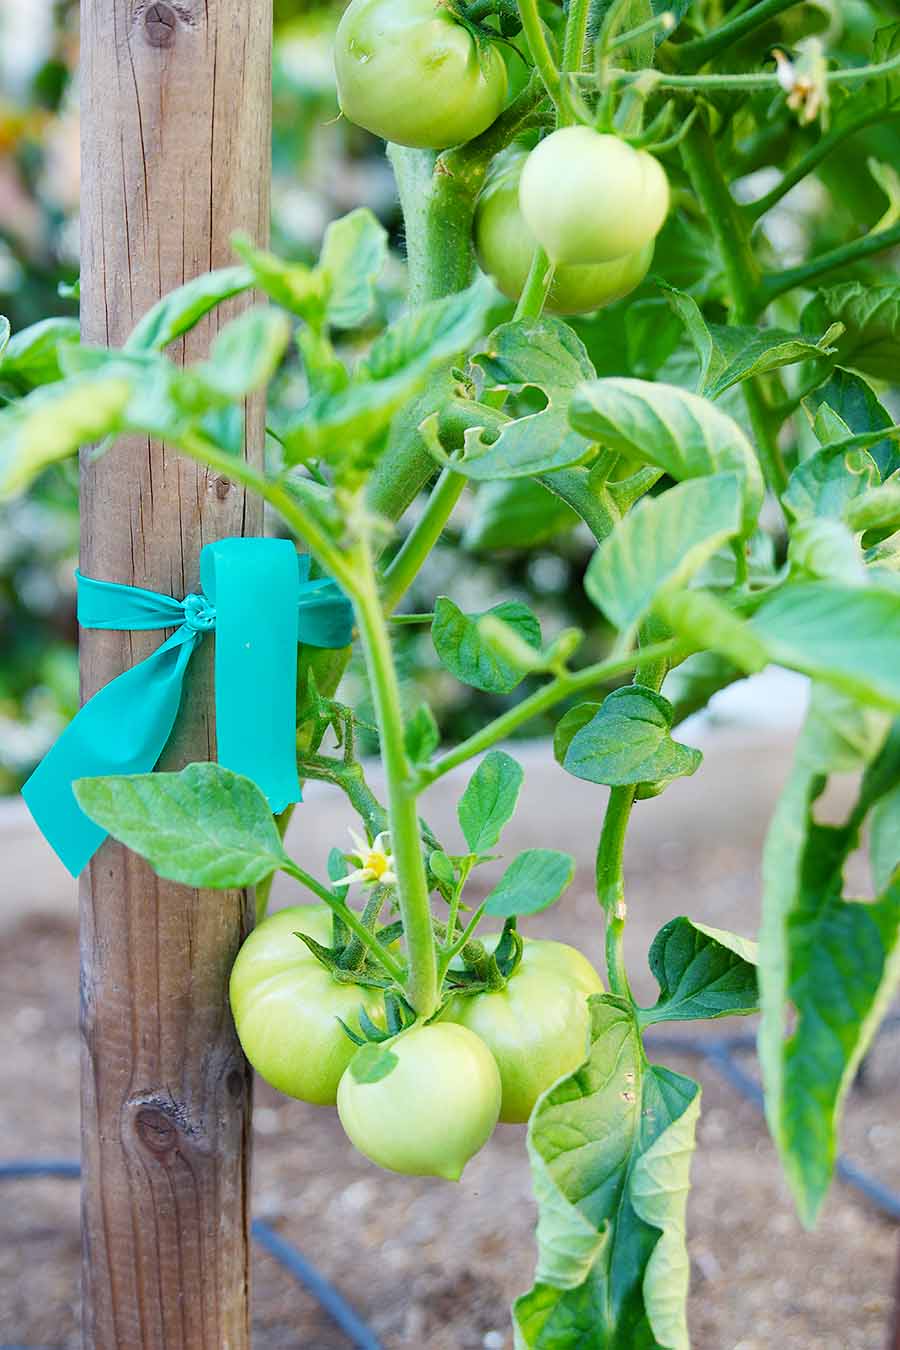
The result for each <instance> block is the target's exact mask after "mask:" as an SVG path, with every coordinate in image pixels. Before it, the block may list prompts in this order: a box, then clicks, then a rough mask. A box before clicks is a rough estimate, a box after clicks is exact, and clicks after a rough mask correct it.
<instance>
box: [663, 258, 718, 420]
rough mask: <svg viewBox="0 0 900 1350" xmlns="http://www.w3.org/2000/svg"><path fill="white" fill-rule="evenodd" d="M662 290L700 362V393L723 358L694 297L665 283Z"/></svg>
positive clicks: (698, 381) (716, 370) (698, 387)
mask: <svg viewBox="0 0 900 1350" xmlns="http://www.w3.org/2000/svg"><path fill="white" fill-rule="evenodd" d="M662 290H663V295H664V296H665V298H666V300H667V301H668V302H669V305H670V306H671V308H672V310H673V312H674V313H675V314H676V315H677V316H678V318H679V319H680V320H681V322H682V324H683V325H684V329H685V332H686V333H687V335H688V337H689V338H690V340H691V344H692V346H693V348H694V351H695V352H696V353H697V359H698V361H699V362H700V374H699V376H698V379H697V392H698V393H701V392H702V391H703V389H704V388H705V387H706V385H707V384H708V382H709V379H710V373H711V372H715V374H718V372H719V371H720V370H721V369H722V366H723V364H724V358H723V357H722V354H721V352H719V350H718V348H717V347H716V344H715V343H714V342H713V336H712V333H711V332H710V330H709V324H708V323H707V322H706V320H705V319H704V317H703V312H702V310H701V309H700V306H699V305H698V304H697V301H696V300H695V299H694V297H693V296H692V295H689V294H688V293H687V292H686V291H679V290H676V289H675V287H674V286H667V285H666V284H665V283H664V284H663V287H662Z"/></svg>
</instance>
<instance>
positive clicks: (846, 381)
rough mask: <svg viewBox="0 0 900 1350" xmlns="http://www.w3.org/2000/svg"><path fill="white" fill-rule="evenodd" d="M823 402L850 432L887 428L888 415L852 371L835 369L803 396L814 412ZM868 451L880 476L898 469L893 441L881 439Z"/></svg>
mask: <svg viewBox="0 0 900 1350" xmlns="http://www.w3.org/2000/svg"><path fill="white" fill-rule="evenodd" d="M823 403H824V404H827V406H828V407H830V408H831V409H833V411H834V412H835V413H837V415H838V416H839V417H840V418H841V419H842V421H843V422H844V425H845V426H846V427H848V428H849V430H850V431H851V432H852V433H853V434H854V435H862V434H864V433H865V432H868V431H879V430H883V429H884V428H885V427H889V426H890V425H891V422H892V420H893V419H892V418H891V416H890V414H889V413H888V411H887V409H886V408H884V407H882V405H881V403H880V402H879V400H878V398H877V396H876V394H875V392H874V390H872V389H871V388H870V387H869V385H868V384H866V382H865V380H864V379H862V377H861V376H859V375H854V374H853V372H852V371H849V370H841V369H837V370H834V371H832V373H831V376H830V378H829V379H828V380H827V381H826V383H825V384H823V385H821V386H820V387H819V388H818V389H816V390H815V391H814V392H813V393H811V394H809V395H808V396H807V397H806V398H805V399H804V405H805V406H806V407H807V408H808V409H809V410H810V411H811V412H812V413H813V414H815V412H816V409H817V408H819V406H820V405H821V404H823ZM869 453H870V454H871V456H872V458H873V459H874V461H875V463H876V464H877V465H878V469H879V472H880V473H881V476H882V478H887V477H889V475H890V474H892V473H893V472H894V471H895V470H896V469H898V468H900V450H898V447H897V445H896V444H895V442H893V441H890V440H882V441H878V442H876V444H874V445H871V446H870V447H869Z"/></svg>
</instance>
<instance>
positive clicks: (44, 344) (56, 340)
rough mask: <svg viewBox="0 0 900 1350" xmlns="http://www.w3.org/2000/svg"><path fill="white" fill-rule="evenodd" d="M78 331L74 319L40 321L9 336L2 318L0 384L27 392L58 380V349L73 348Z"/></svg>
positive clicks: (77, 324)
mask: <svg viewBox="0 0 900 1350" xmlns="http://www.w3.org/2000/svg"><path fill="white" fill-rule="evenodd" d="M79 331H80V330H79V323H78V320H77V319H60V318H54V319H41V320H40V322H39V323H33V324H32V325H31V327H30V328H23V329H21V330H20V331H19V332H18V333H16V334H15V336H14V337H10V336H9V321H8V320H7V319H4V320H3V322H2V330H0V381H4V382H5V381H12V383H13V384H14V385H15V386H16V388H17V389H18V390H20V391H21V392H27V391H28V390H29V389H35V388H37V387H38V386H39V385H43V384H51V383H53V381H55V380H59V379H61V377H62V371H61V370H60V364H59V360H60V347H63V348H65V347H70V346H75V345H77V344H78V341H79ZM4 339H5V340H4Z"/></svg>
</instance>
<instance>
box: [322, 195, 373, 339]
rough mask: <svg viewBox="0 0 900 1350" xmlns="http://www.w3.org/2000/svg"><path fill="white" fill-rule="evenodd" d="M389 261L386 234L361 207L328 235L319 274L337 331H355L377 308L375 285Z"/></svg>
mask: <svg viewBox="0 0 900 1350" xmlns="http://www.w3.org/2000/svg"><path fill="white" fill-rule="evenodd" d="M386 261H387V231H386V230H385V228H384V226H383V225H381V224H380V223H379V221H378V220H377V219H376V218H375V216H374V215H373V214H372V212H371V211H370V210H368V208H367V207H359V208H358V209H357V210H355V211H351V212H350V214H349V215H346V216H343V217H342V218H341V219H340V220H335V221H332V223H331V224H330V225H329V226H328V228H327V230H326V231H325V238H324V240H323V243H322V253H321V256H320V258H319V263H318V267H317V271H318V272H319V273H321V274H322V276H323V278H324V281H325V287H324V289H325V294H326V297H327V298H326V301H325V314H326V318H327V320H328V322H329V323H330V324H332V325H333V327H335V328H355V327H356V326H357V325H358V324H360V323H362V321H363V319H366V318H368V316H369V315H370V314H371V312H372V309H373V308H374V305H375V282H376V281H377V280H378V278H379V277H380V276H381V273H382V272H383V270H384V265H385V263H386Z"/></svg>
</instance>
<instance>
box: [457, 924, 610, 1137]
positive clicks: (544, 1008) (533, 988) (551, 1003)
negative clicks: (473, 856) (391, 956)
mask: <svg viewBox="0 0 900 1350" xmlns="http://www.w3.org/2000/svg"><path fill="white" fill-rule="evenodd" d="M498 940H499V935H497V936H494V937H491V938H485V939H484V941H485V945H486V946H487V947H488V948H489V949H490V948H492V947H493V946H495V945H496V943H497V941H498ZM602 993H603V982H602V980H601V979H600V976H599V975H598V974H597V972H596V970H595V969H594V967H593V966H592V965H591V963H590V961H588V959H587V957H585V956H582V954H581V952H579V951H576V949H575V948H574V947H569V946H567V945H566V943H564V942H549V941H543V940H540V939H531V938H526V939H525V947H524V951H523V953H522V960H521V962H520V964H519V965H518V967H517V968H516V970H515V972H514V973H513V975H512V976H511V978H510V979H509V981H508V983H507V985H506V988H505V989H498V990H495V991H492V992H489V993H483V994H469V995H462V994H458V995H457V996H456V997H454V998H453V999H451V1000H450V1002H449V1003H448V1004H447V1007H446V1008H445V1010H444V1012H443V1017H445V1018H447V1019H449V1020H451V1021H453V1022H456V1023H459V1024H460V1025H461V1026H465V1027H468V1028H469V1030H470V1031H474V1032H475V1033H476V1035H477V1036H479V1037H480V1038H481V1039H482V1040H483V1041H484V1043H485V1045H486V1046H487V1047H488V1049H489V1050H490V1052H491V1054H492V1055H493V1056H494V1059H495V1060H496V1061H497V1067H498V1068H499V1070H500V1082H501V1083H502V1085H503V1100H502V1104H501V1107H500V1119H501V1120H505V1121H508V1122H510V1123H515V1122H521V1121H525V1120H527V1119H528V1117H529V1116H530V1115H531V1112H532V1111H533V1109H534V1104H535V1102H536V1101H537V1099H538V1097H539V1096H540V1095H541V1093H542V1092H545V1091H546V1090H547V1088H548V1087H550V1086H551V1084H553V1083H555V1082H556V1081H557V1079H559V1078H562V1077H563V1075H564V1074H567V1073H572V1072H573V1070H575V1069H577V1068H578V1066H579V1065H580V1064H583V1063H584V1060H585V1058H586V1055H587V1049H588V1035H589V1031H590V1022H591V1018H590V1010H589V1008H588V1005H587V1000H588V998H589V996H590V995H591V994H602Z"/></svg>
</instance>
